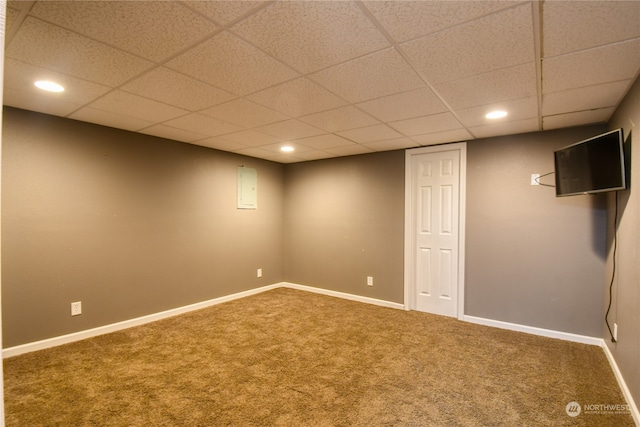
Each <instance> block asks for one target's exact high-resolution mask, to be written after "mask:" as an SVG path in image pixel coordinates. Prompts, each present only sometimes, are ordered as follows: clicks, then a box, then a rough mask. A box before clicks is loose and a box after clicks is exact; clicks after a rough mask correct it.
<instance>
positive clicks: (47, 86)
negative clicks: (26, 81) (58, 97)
mask: <svg viewBox="0 0 640 427" xmlns="http://www.w3.org/2000/svg"><path fill="white" fill-rule="evenodd" d="M34 85H36V87H37V88H39V89H42V90H46V91H47V92H64V87H62V86H61V85H59V84H58V83H55V82H52V81H49V80H38V81H37V82H35V83H34Z"/></svg>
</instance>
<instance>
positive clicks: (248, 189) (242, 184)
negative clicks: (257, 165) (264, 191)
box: [238, 166, 258, 209]
mask: <svg viewBox="0 0 640 427" xmlns="http://www.w3.org/2000/svg"><path fill="white" fill-rule="evenodd" d="M257 208H258V171H256V170H255V169H252V168H245V167H244V166H240V167H239V168H238V209H257Z"/></svg>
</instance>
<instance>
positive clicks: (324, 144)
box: [295, 134, 354, 150]
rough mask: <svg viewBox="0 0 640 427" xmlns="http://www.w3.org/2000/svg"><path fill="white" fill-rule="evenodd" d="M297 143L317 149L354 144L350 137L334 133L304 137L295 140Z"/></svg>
mask: <svg viewBox="0 0 640 427" xmlns="http://www.w3.org/2000/svg"><path fill="white" fill-rule="evenodd" d="M295 144H296V145H304V146H305V147H309V148H314V149H316V150H326V149H328V148H335V147H342V146H350V145H354V144H353V142H351V141H349V140H348V139H344V138H342V137H339V136H338V135H334V134H325V135H318V136H312V137H309V138H303V139H299V140H297V141H295Z"/></svg>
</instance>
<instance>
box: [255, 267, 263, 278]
mask: <svg viewBox="0 0 640 427" xmlns="http://www.w3.org/2000/svg"><path fill="white" fill-rule="evenodd" d="M256 276H257V277H262V269H261V268H259V269H258V272H257V273H256Z"/></svg>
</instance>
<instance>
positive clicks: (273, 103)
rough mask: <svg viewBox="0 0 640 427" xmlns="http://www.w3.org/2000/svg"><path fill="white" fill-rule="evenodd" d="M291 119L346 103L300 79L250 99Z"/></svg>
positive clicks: (312, 83) (304, 79) (252, 96)
mask: <svg viewBox="0 0 640 427" xmlns="http://www.w3.org/2000/svg"><path fill="white" fill-rule="evenodd" d="M248 98H249V99H251V100H252V101H254V102H257V103H258V104H262V105H264V106H267V107H269V108H273V109H274V110H276V111H279V112H281V113H284V114H287V115H289V116H291V117H299V116H304V115H307V114H312V113H317V112H319V111H325V110H330V109H332V108H337V107H340V106H342V105H345V104H346V102H345V101H344V100H342V99H340V98H339V97H337V96H336V95H334V94H332V93H331V92H329V91H327V90H326V89H324V88H322V87H320V86H318V85H317V84H315V83H314V82H312V81H311V80H309V79H307V78H299V79H296V80H293V81H290V82H287V83H283V84H280V85H278V86H274V87H272V88H269V89H265V90H263V91H261V92H258V93H254V94H253V95H251V96H249V97H248Z"/></svg>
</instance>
